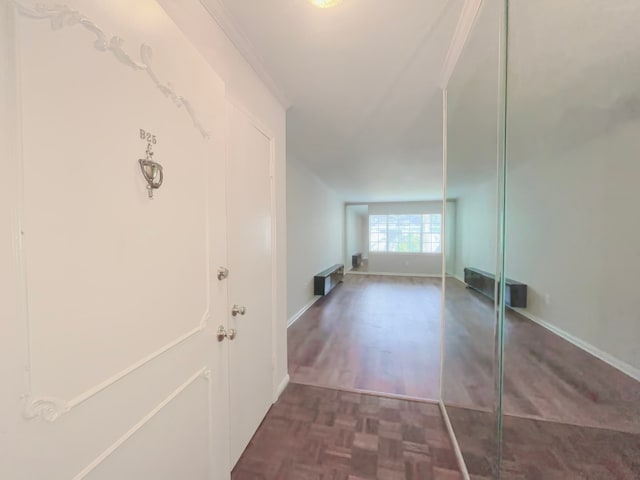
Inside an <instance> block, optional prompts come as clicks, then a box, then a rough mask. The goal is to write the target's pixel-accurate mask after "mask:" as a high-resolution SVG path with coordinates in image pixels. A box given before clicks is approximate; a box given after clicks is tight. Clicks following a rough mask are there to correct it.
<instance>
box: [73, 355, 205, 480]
mask: <svg viewBox="0 0 640 480" xmlns="http://www.w3.org/2000/svg"><path fill="white" fill-rule="evenodd" d="M211 377H212V372H211V369H210V368H208V367H202V368H201V369H200V370H198V371H197V372H195V373H194V374H193V375H191V376H190V377H189V378H188V379H187V380H186V381H185V382H184V383H183V384H182V385H180V386H179V387H178V388H176V389H175V390H174V391H173V392H171V394H169V396H168V397H166V398H165V399H164V400H163V401H162V402H160V403H159V404H158V405H157V406H156V407H155V408H153V409H152V410H151V411H150V412H149V413H147V414H146V415H145V416H144V417H143V418H142V419H140V421H139V422H138V423H136V424H135V425H134V426H133V427H131V428H130V429H129V430H128V431H127V432H126V433H125V434H124V435H122V436H121V437H120V438H119V439H118V440H116V441H115V442H114V443H112V444H111V445H110V446H109V447H108V448H107V449H106V450H105V451H104V452H102V453H101V454H100V455H98V456H97V457H96V458H95V459H94V460H93V461H92V462H91V463H90V464H89V465H87V466H86V467H85V468H83V469H82V471H81V472H80V473H78V474H77V475H75V476H74V477H73V480H82V479H83V478H86V476H87V475H89V474H90V473H91V472H92V471H93V470H95V469H96V468H97V467H98V466H99V465H100V464H101V463H103V462H104V461H105V460H106V459H107V458H108V457H109V456H111V454H113V452H115V451H116V450H117V449H118V448H120V447H121V446H122V445H124V443H126V441H127V440H129V439H130V438H131V437H132V436H134V435H135V434H136V432H138V431H140V430H141V429H142V428H143V427H144V426H145V425H146V424H147V423H149V421H150V420H151V419H152V418H153V417H155V416H156V415H157V414H158V413H160V412H161V411H162V410H163V409H164V408H165V407H166V406H167V405H168V404H169V403H171V402H172V401H173V400H175V399H176V397H178V396H179V395H180V394H181V393H182V392H184V391H185V390H186V389H187V388H188V387H189V386H190V385H192V384H193V383H194V382H195V381H196V380H198V379H199V378H202V379H205V380H206V381H207V383H208V386H209V389H208V390H209V405H208V409H207V410H208V413H209V417H211V412H212V408H213V405H212V403H211V400H212V398H211ZM211 433H212V432H211V431H209V435H208V438H209V442H211ZM210 450H211V445H209V451H210Z"/></svg>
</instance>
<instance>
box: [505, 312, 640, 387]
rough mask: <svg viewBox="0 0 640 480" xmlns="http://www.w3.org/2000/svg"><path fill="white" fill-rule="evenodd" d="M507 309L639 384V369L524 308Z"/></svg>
mask: <svg viewBox="0 0 640 480" xmlns="http://www.w3.org/2000/svg"><path fill="white" fill-rule="evenodd" d="M509 308H510V309H511V310H513V311H515V312H517V313H519V314H520V315H522V316H523V317H525V318H527V319H529V320H531V321H532V322H534V323H537V324H538V325H540V326H541V327H544V328H546V329H547V330H549V331H550V332H551V333H555V334H556V335H558V336H559V337H560V338H562V339H564V340H566V341H567V342H569V343H571V344H573V345H575V346H576V347H578V348H580V349H582V350H584V351H585V352H587V353H589V354H591V355H593V356H594V357H596V358H598V359H600V360H602V361H603V362H604V363H606V364H608V365H610V366H612V367H613V368H615V369H616V370H619V371H621V372H622V373H624V374H625V375H628V376H630V377H631V378H633V379H634V380H637V381H639V382H640V369H638V368H635V367H633V366H632V365H629V364H628V363H626V362H623V361H622V360H619V359H617V358H615V357H614V356H613V355H610V354H608V353H606V352H603V351H602V350H600V349H599V348H597V347H594V346H593V345H591V344H590V343H587V342H585V341H584V340H581V339H579V338H578V337H575V336H573V335H571V334H570V333H568V332H566V331H565V330H563V329H561V328H560V327H557V326H555V325H553V324H551V323H549V322H547V321H545V320H543V319H541V318H540V317H537V316H535V315H533V314H532V313H530V312H528V311H527V310H526V309H524V308H511V307H509Z"/></svg>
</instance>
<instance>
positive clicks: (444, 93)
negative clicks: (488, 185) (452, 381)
mask: <svg viewBox="0 0 640 480" xmlns="http://www.w3.org/2000/svg"><path fill="white" fill-rule="evenodd" d="M447 102H448V97H447V89H446V88H445V89H443V90H442V238H441V240H442V242H441V248H442V271H441V272H440V275H441V276H442V284H441V288H440V290H441V292H440V377H439V378H438V390H439V393H440V395H439V396H440V401H442V399H443V395H442V384H443V377H444V344H445V341H444V340H445V328H446V324H445V311H446V308H445V305H446V300H447V295H446V281H447V166H448V164H447V161H448V153H449V151H448V149H447V141H448V133H449V132H448V117H447V108H448V103H447Z"/></svg>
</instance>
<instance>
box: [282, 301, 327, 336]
mask: <svg viewBox="0 0 640 480" xmlns="http://www.w3.org/2000/svg"><path fill="white" fill-rule="evenodd" d="M321 298H322V295H316V296H315V297H313V299H311V300H310V301H309V303H307V304H306V305H305V306H304V307H302V308H301V309H300V310H298V313H296V314H295V315H293V316H292V317H291V318H290V319H289V321H288V322H287V328H289V327H290V326H291V325H293V324H294V323H296V321H297V320H298V319H299V318H300V317H301V316H302V315H304V312H306V311H307V310H309V308H311V305H313V304H314V303H316V302H317V301H318V300H320V299H321Z"/></svg>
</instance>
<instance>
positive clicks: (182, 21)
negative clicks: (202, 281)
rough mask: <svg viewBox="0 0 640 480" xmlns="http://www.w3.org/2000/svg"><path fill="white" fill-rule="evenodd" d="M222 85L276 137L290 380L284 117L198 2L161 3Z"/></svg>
mask: <svg viewBox="0 0 640 480" xmlns="http://www.w3.org/2000/svg"><path fill="white" fill-rule="evenodd" d="M157 1H158V3H159V4H160V5H161V6H162V7H163V8H164V9H165V11H166V12H167V13H168V14H169V15H170V16H171V17H172V19H173V20H174V21H175V22H176V24H177V25H178V27H180V28H181V29H182V30H183V32H184V34H185V35H186V36H187V37H188V38H189V39H190V40H191V42H192V43H193V44H194V45H195V46H196V48H198V50H199V51H200V53H201V54H202V55H203V56H204V58H205V59H206V60H207V61H208V62H209V64H210V65H211V66H212V67H213V69H214V70H215V71H216V73H217V74H218V75H219V76H220V77H221V78H222V79H223V80H224V82H225V85H226V94H227V97H228V98H229V99H230V100H231V101H232V102H233V103H234V104H235V105H237V106H238V107H240V108H241V109H242V110H244V111H246V112H249V113H250V115H251V116H253V117H255V118H256V119H257V120H258V121H259V122H260V123H261V124H262V125H264V126H265V128H266V129H268V130H269V131H270V133H271V135H273V137H274V138H275V160H276V165H275V176H274V181H275V191H276V205H275V206H276V243H277V252H276V255H277V264H276V273H275V281H276V285H277V292H276V303H275V305H276V312H275V314H276V318H277V322H278V330H277V331H276V332H275V335H276V338H275V340H276V345H275V347H276V371H275V374H274V375H275V381H276V383H278V382H281V381H282V380H283V379H285V378H286V377H287V333H286V329H287V318H288V317H287V288H286V285H287V223H286V222H287V215H286V208H287V200H286V196H287V195H286V112H285V109H284V108H283V106H282V105H281V104H280V103H279V102H278V101H277V100H276V98H275V97H274V95H273V94H272V93H271V92H270V91H269V89H268V88H267V87H266V86H265V84H264V83H263V82H262V80H261V79H260V78H259V77H258V75H257V74H256V72H255V71H254V69H253V68H252V67H251V66H250V65H249V64H248V63H247V61H246V60H245V59H244V58H243V56H242V55H241V54H240V53H239V52H238V50H237V49H236V47H235V46H234V44H233V43H232V42H231V40H229V37H227V35H226V34H225V32H224V31H223V30H222V28H221V27H220V25H219V24H218V23H216V21H215V20H214V19H213V18H211V16H210V14H209V13H208V12H207V11H206V10H205V9H204V8H203V7H202V5H201V4H200V2H199V1H198V0H186V1H185V0H157Z"/></svg>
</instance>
